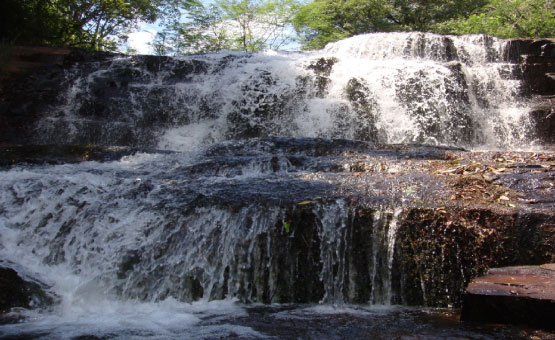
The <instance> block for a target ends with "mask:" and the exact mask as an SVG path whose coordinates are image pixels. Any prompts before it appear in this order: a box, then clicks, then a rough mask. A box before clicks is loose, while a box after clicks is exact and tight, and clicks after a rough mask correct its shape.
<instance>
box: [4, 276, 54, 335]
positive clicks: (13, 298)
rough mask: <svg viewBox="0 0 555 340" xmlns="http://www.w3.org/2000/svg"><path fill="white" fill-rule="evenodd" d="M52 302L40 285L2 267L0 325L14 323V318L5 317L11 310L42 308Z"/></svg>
mask: <svg viewBox="0 0 555 340" xmlns="http://www.w3.org/2000/svg"><path fill="white" fill-rule="evenodd" d="M52 302H53V298H52V297H51V296H50V295H49V294H48V293H46V292H45V291H44V288H43V287H42V286H41V285H40V284H38V283H36V282H30V281H26V280H24V279H22V278H21V277H20V276H19V275H18V273H17V272H16V271H15V270H13V269H11V268H5V267H0V324H2V323H4V322H12V321H14V320H12V318H13V316H6V315H4V314H5V313H7V312H9V311H10V309H11V308H14V307H22V308H40V307H45V306H48V305H50V304H52Z"/></svg>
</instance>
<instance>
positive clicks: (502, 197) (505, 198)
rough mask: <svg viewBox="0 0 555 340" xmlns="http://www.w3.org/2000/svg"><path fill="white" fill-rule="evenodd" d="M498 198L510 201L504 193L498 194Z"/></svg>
mask: <svg viewBox="0 0 555 340" xmlns="http://www.w3.org/2000/svg"><path fill="white" fill-rule="evenodd" d="M499 199H500V200H502V201H510V200H511V199H510V198H509V197H507V196H505V195H501V196H499Z"/></svg>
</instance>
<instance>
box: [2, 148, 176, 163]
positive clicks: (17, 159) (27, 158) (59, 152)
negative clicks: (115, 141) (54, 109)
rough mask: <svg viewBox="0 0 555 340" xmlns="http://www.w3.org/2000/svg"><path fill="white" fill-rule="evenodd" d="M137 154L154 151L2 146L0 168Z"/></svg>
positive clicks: (103, 160) (106, 158) (119, 157)
mask: <svg viewBox="0 0 555 340" xmlns="http://www.w3.org/2000/svg"><path fill="white" fill-rule="evenodd" d="M137 152H152V150H144V149H136V148H130V147H124V146H100V145H14V146H5V147H2V146H0V167H2V166H12V165H20V164H66V163H79V162H83V161H98V162H107V161H114V160H119V159H121V157H123V156H128V155H133V154H135V153H137ZM157 152H162V151H157ZM168 153H170V152H168Z"/></svg>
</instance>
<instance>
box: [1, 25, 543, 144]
mask: <svg viewBox="0 0 555 340" xmlns="http://www.w3.org/2000/svg"><path fill="white" fill-rule="evenodd" d="M515 46H516V45H515V44H512V45H511V44H509V43H508V41H505V40H500V39H496V38H492V37H488V36H483V35H475V36H461V37H455V36H441V35H436V34H427V33H426V34H425V33H376V34H366V35H360V36H355V37H352V38H349V39H345V40H343V41H339V42H336V43H332V44H329V45H328V46H327V47H326V48H325V49H323V50H321V51H315V52H310V53H308V52H307V53H276V52H264V53H256V54H241V53H231V52H228V53H226V52H222V53H218V54H208V55H195V56H188V57H181V58H170V57H155V56H117V55H116V56H100V57H98V56H96V57H95V56H90V55H88V56H87V55H86V56H80V57H79V58H76V57H73V59H72V60H70V61H69V62H67V63H66V64H68V65H69V66H64V67H62V68H51V69H49V70H46V71H44V72H42V73H39V74H38V75H35V76H34V77H33V78H32V80H31V82H30V83H29V84H26V85H25V86H26V87H30V88H31V90H30V91H29V90H27V89H26V92H25V93H24V94H21V93H20V92H21V91H20V92H17V93H16V92H15V91H17V90H14V93H13V96H10V94H9V93H8V95H6V97H7V98H8V97H9V98H10V99H8V100H7V102H8V104H6V105H4V107H3V108H0V109H1V110H3V115H4V116H6V117H8V118H9V119H10V120H11V121H13V123H10V124H11V125H10V126H14V127H15V128H16V129H19V128H20V127H21V126H28V125H32V128H30V129H26V130H25V133H24V134H23V133H22V134H21V135H25V136H24V138H20V139H23V140H24V142H25V143H29V142H31V143H40V144H102V145H130V146H141V147H145V146H146V147H156V148H161V149H171V150H191V149H195V148H196V147H198V146H201V145H206V144H211V143H214V142H221V141H224V140H232V139H244V138H251V137H271V136H304V137H327V138H346V139H357V140H364V141H373V142H378V143H383V144H391V143H421V144H433V145H449V146H457V147H465V148H471V149H524V150H529V149H534V148H541V147H542V144H546V143H547V144H549V143H551V142H550V141H546V140H545V139H542V138H543V137H542V136H541V134H539V133H538V131H539V130H541V126H543V125H545V124H543V123H538V122H539V121H541V119H540V120H538V117H536V116H534V115H531V112H532V111H533V110H532V109H531V104H530V93H529V92H527V87H526V86H525V84H524V83H523V81H522V79H524V78H526V75H525V74H523V69H524V68H523V67H522V65H521V64H518V63H515V59H520V54H519V53H517V52H518V51H517V52H515V51H516V50H515V48H516V47H518V46H516V47H515ZM542 53H543V52H542ZM517 54H518V58H516V57H515V55H517ZM70 59H71V58H70ZM76 59H77V61H76ZM534 117H535V118H534ZM534 119H535V120H534ZM33 122H34V123H33ZM538 126H539V128H538ZM21 129H23V128H21ZM544 135H545V134H544ZM16 139H17V138H16ZM8 142H10V141H8ZM11 142H13V141H11ZM18 143H21V141H18Z"/></svg>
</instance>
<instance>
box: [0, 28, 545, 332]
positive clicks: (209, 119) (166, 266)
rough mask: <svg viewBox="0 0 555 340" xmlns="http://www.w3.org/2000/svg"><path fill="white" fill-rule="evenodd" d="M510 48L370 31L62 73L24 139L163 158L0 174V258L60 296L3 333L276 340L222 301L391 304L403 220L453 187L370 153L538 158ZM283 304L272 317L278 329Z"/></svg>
mask: <svg viewBox="0 0 555 340" xmlns="http://www.w3.org/2000/svg"><path fill="white" fill-rule="evenodd" d="M504 49H505V42H504V41H502V40H497V39H494V38H489V37H485V36H467V37H446V36H438V35H432V34H420V33H392V34H369V35H363V36H357V37H353V38H350V39H346V40H344V41H340V42H337V43H333V44H330V45H328V46H327V47H326V49H324V50H322V51H318V52H311V53H274V52H265V53H259V54H252V55H244V54H235V53H220V54H212V55H203V56H190V57H183V58H155V57H146V56H145V57H126V56H119V57H115V58H112V59H107V60H102V61H96V62H93V63H88V64H83V65H79V64H78V65H76V66H74V67H72V68H71V69H68V70H66V71H65V74H64V76H63V78H64V81H63V84H62V87H63V91H62V92H63V93H62V94H61V95H60V98H58V99H57V101H56V104H55V105H51V106H50V107H48V108H47V111H48V114H45V115H44V116H43V117H42V118H41V119H40V120H39V121H38V123H37V126H36V127H35V132H36V133H35V135H34V136H33V137H32V139H34V140H33V142H35V143H39V144H41V143H42V144H87V143H93V144H101V145H128V146H138V147H150V148H157V149H165V150H171V151H172V152H145V153H137V154H135V155H130V156H126V157H123V158H122V159H120V160H117V161H111V162H104V163H98V162H82V163H79V164H62V165H37V166H32V165H20V166H13V167H10V168H6V169H2V172H1V179H0V201H1V202H2V205H1V206H0V264H1V265H2V266H4V267H11V268H14V269H16V270H17V271H18V272H19V273H20V274H21V275H23V274H24V276H25V277H26V278H32V279H33V280H36V281H37V282H39V283H41V284H42V285H43V287H46V288H45V289H47V290H48V292H49V293H51V294H52V296H53V299H54V300H56V301H57V302H56V303H55V304H54V305H52V306H50V307H49V308H48V309H47V310H39V311H38V312H37V311H26V312H22V314H21V315H24V316H26V317H27V320H26V322H25V323H23V324H21V325H18V324H14V325H9V326H4V327H2V328H0V337H1V336H6V337H7V338H9V337H10V336H12V335H13V334H20V333H25V332H27V333H26V334H27V336H28V337H29V338H33V339H34V338H38V339H42V338H44V339H50V338H65V339H77V338H79V336H81V335H90V334H94V335H95V336H98V337H97V338H102V339H116V338H117V339H119V338H121V339H131V338H168V339H171V338H176V339H177V338H182V337H183V335H184V334H187V336H189V337H190V338H192V339H212V338H231V337H234V336H237V337H240V338H242V339H250V338H264V337H271V335H269V334H274V333H272V331H268V330H267V332H266V333H264V334H262V333H260V332H258V331H255V329H256V330H260V329H264V327H263V326H261V324H252V323H251V322H252V320H250V321H249V317H251V316H252V315H257V313H259V312H260V311H258V310H257V309H256V308H262V309H264V308H266V307H260V306H259V307H256V305H255V307H253V308H250V307H244V306H243V307H241V306H238V305H236V304H234V302H235V301H241V302H244V303H266V304H271V303H307V302H308V303H320V304H324V305H330V304H331V305H336V306H345V304H350V303H358V304H365V305H368V304H375V305H376V304H377V305H389V304H392V303H402V302H404V301H405V300H407V299H409V298H410V297H407V296H405V295H404V292H403V291H402V288H399V287H398V285H397V286H395V284H394V281H395V282H398V281H399V280H401V279H399V275H400V274H399V273H396V272H395V270H394V269H395V268H394V267H395V263H398V262H399V261H400V260H399V259H398V258H396V256H398V250H397V249H398V245H397V232H398V230H399V228H400V226H401V225H402V224H403V223H405V222H406V220H405V218H406V216H405V211H404V209H403V207H404V206H406V205H408V204H412V203H413V202H415V201H417V199H418V197H431V198H432V199H433V195H434V194H433V193H434V192H441V191H442V190H447V189H446V187H445V185H444V184H443V183H439V182H434V181H433V180H431V181H429V184H428V186H426V187H424V186H419V185H417V184H415V183H419V181H424V180H428V179H430V178H432V176H431V175H427V174H424V175H414V176H412V177H411V176H407V177H406V178H396V177H391V178H388V177H387V176H394V175H395V174H396V173H397V172H398V170H397V167H399V166H404V165H406V164H410V163H401V162H405V157H406V158H407V159H408V158H409V156H410V157H413V155H416V156H414V157H416V158H417V159H426V160H427V159H430V160H433V159H441V157H444V153H443V152H444V150H448V149H445V148H443V149H442V148H436V149H426V148H423V149H422V150H421V149H419V147H414V149H410V148H407V149H406V150H405V149H404V148H401V147H392V148H393V149H392V150H388V149H384V150H378V149H376V148H375V144H374V143H372V142H375V143H383V144H394V143H408V144H415V143H424V144H434V145H446V146H453V147H468V148H478V149H481V148H486V149H488V148H489V149H499V148H501V149H503V148H512V149H515V148H523V149H529V148H533V147H534V137H533V134H532V133H531V126H530V122H529V121H528V120H527V119H526V113H527V102H526V100H525V99H524V98H523V97H522V96H521V95H520V89H519V85H520V83H519V81H518V80H517V79H516V78H515V77H514V73H515V72H516V67H517V66H516V65H513V64H510V63H509V62H508V61H506V60H505V58H504V53H505V52H504V51H505V50H504ZM277 136H281V137H277ZM326 138H342V139H341V140H336V139H334V140H331V139H326ZM354 140H356V141H354ZM360 140H361V141H360ZM349 157H350V158H349ZM370 160H373V161H372V162H374V163H368V162H371V161H370ZM360 164H366V165H365V166H367V167H370V168H371V169H372V171H375V172H376V173H377V175H376V178H372V179H364V181H367V182H362V184H364V185H361V183H359V182H356V183H355V182H353V179H352V178H353V177H352V176H351V172H352V171H357V170H352V169H357V167H360V166H361V165H360ZM380 172H381V173H384V174H385V175H381V174H379V173H380ZM387 174H389V175H387ZM382 177H383V178H382ZM384 192H387V195H386V194H384ZM356 195H358V196H365V197H368V199H367V201H365V202H364V204H362V203H361V205H357V204H358V203H356V204H355V203H353V202H355V201H356V200H355V199H353V196H356ZM358 196H357V197H358ZM361 206H364V209H361V208H360V207H361ZM368 216H370V217H368ZM395 261H397V262H395ZM405 281H406V279H405ZM423 290H424V288H423ZM423 293H425V291H424V292H423ZM194 301H197V302H194ZM282 307H283V306H281V307H279V308H278V307H275V308H277V310H272V308H273V307H267V308H269V309H268V311H269V313H270V314H272V313H274V314H275V315H274V316H275V317H276V318H277V319H279V318H283V313H286V312H287V308H288V307H283V308H285V311H283V310H282V309H281V308H282ZM342 308H343V307H342ZM329 313H330V311H327V310H326V307H321V308H320V307H316V308H308V309H302V310H295V311H293V312H291V313H289V316H288V319H287V321H284V322H292V323H294V322H293V321H291V320H296V318H298V319H300V320H309V321H308V322H311V323H314V325H316V321H315V320H317V319H318V318H320V317H321V316H322V315H327V314H329ZM332 313H335V312H332ZM337 313H340V314H346V315H356V317H357V318H361V319H364V320H370V319H372V320H374V318H376V319H377V320H381V319H380V318H381V313H382V312H381V311H380V309H369V308H365V307H360V308H358V307H357V308H351V307H344V308H343V309H341V310H340V312H337ZM376 313H377V314H376ZM400 313H401V312H400ZM403 315H405V316H408V317H409V318H410V319H411V320H412V319H414V320H417V319H419V318H421V317H422V316H415V315H413V314H410V313H409V314H403ZM400 318H401V319H403V317H402V316H401V317H400ZM222 320H223V321H222ZM261 320H262V319H261ZM222 322H223V323H224V324H226V325H227V326H222V325H221V324H222ZM334 322H337V320H335V321H333V322H331V323H332V324H333V323H334ZM378 322H381V321H378ZM260 323H263V322H262V321H260ZM400 324H401V325H402V327H408V328H409V329H411V327H412V328H414V329H418V327H419V326H418V322H417V321H407V320H404V321H403V322H401V323H400ZM22 325H23V326H22ZM407 325H408V326H407ZM315 327H317V326H315ZM391 327H392V328H395V327H394V326H391ZM80 329H81V330H80ZM292 329H296V328H295V327H293V328H292ZM297 331H299V330H298V329H297ZM381 331H382V330H380V329H372V330H364V331H362V330H360V332H359V333H356V334H355V333H352V334H351V335H352V338H353V339H358V338H361V339H362V338H364V337H365V336H369V334H380V333H381ZM352 332H355V331H352ZM357 332H358V331H357ZM392 334H393V333H392ZM448 334H451V335H453V333H448ZM468 334H471V335H469V336H471V337H469V338H473V339H474V338H475V337H473V336H478V335H476V334H474V333H468ZM468 334H467V335H468ZM290 335H291V336H290V337H289V336H285V335H283V337H284V338H288V339H289V338H292V339H293V338H295V339H296V338H297V337H296V335H295V334H290ZM392 336H393V335H392ZM454 336H455V335H454ZM479 337H480V338H482V337H481V335H480V336H479ZM316 338H318V336H316ZM490 338H491V339H493V338H495V336H494V337H490Z"/></svg>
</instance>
